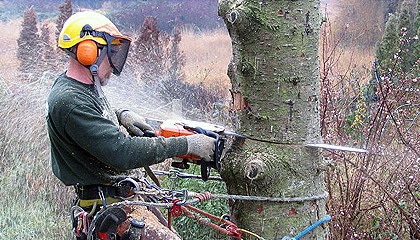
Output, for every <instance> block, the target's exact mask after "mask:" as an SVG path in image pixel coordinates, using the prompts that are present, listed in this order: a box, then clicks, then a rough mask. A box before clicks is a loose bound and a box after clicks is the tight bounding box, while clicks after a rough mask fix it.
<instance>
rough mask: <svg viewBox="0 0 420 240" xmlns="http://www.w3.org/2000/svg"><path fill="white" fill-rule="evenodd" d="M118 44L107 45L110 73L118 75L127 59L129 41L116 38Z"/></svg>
mask: <svg viewBox="0 0 420 240" xmlns="http://www.w3.org/2000/svg"><path fill="white" fill-rule="evenodd" d="M118 42H119V43H118V44H112V45H111V47H109V46H108V60H109V63H110V64H111V67H112V73H113V74H115V75H117V76H119V75H120V74H121V71H122V69H123V67H124V64H125V61H126V60H127V55H128V50H129V48H130V41H128V40H126V39H118Z"/></svg>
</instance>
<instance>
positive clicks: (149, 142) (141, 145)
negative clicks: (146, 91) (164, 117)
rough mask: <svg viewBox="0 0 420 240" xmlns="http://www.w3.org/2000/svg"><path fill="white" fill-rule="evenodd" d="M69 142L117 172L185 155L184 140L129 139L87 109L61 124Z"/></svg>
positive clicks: (78, 108)
mask: <svg viewBox="0 0 420 240" xmlns="http://www.w3.org/2000/svg"><path fill="white" fill-rule="evenodd" d="M65 130H66V132H67V133H68V135H69V136H70V137H71V138H72V140H73V141H74V142H75V143H76V144H78V145H79V146H80V147H81V148H82V149H84V150H85V151H86V152H88V153H89V154H90V155H92V156H93V157H94V158H96V159H98V160H99V161H100V162H102V163H104V164H105V165H108V166H110V167H112V168H114V169H118V170H129V169H134V168H138V167H143V166H149V165H152V164H156V163H159V162H162V161H164V160H165V159H167V158H170V157H174V156H179V155H185V154H186V153H187V150H188V147H187V139H186V137H176V138H163V137H153V138H148V137H131V136H126V135H125V134H124V133H122V132H121V131H120V130H119V128H118V126H115V125H114V123H113V122H112V121H110V120H108V119H106V118H104V117H102V115H101V113H100V112H99V111H98V110H97V109H95V108H94V107H90V106H83V105H79V106H76V107H75V108H73V109H72V110H71V111H70V113H69V115H68V116H67V120H66V123H65Z"/></svg>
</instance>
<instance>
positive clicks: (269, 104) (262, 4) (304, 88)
mask: <svg viewBox="0 0 420 240" xmlns="http://www.w3.org/2000/svg"><path fill="white" fill-rule="evenodd" d="M319 7H320V1H319V0H288V1H285V0H271V1H269V0H259V1H256V0H236V1H235V0H219V15H220V16H222V17H223V18H224V19H225V23H226V26H227V28H228V30H229V34H230V36H231V39H232V49H233V56H232V60H231V63H230V64H229V70H228V75H229V77H230V79H231V83H232V89H231V93H232V98H233V103H232V112H233V113H234V119H235V122H234V126H235V130H236V131H237V132H238V133H240V134H243V135H246V136H252V137H254V138H259V139H264V140H270V141H276V142H283V143H287V144H284V145H279V144H272V143H264V142H259V141H253V140H239V139H237V140H235V141H234V142H233V144H232V147H231V148H230V151H229V152H228V153H227V155H226V157H225V159H224V160H223V163H222V164H223V165H222V171H221V174H222V177H223V178H224V179H225V181H226V185H227V189H228V192H229V193H230V194H239V195H251V196H269V197H277V198H284V197H312V196H318V195H323V194H324V193H325V186H324V176H323V173H324V167H323V162H322V156H321V154H320V151H319V150H317V149H310V148H307V147H304V146H303V145H304V144H307V143H320V142H321V136H320V124H319V102H318V96H319V63H318V38H319V27H320V24H321V18H320V11H319ZM230 208H231V214H232V218H233V220H234V221H235V222H236V223H237V224H238V226H239V227H240V228H243V229H247V230H249V231H252V232H255V233H257V234H259V235H260V236H261V237H264V238H266V239H279V238H282V237H284V236H295V235H296V234H298V233H300V232H301V231H302V230H303V229H305V228H306V227H308V226H309V225H311V224H312V223H314V222H315V221H317V220H318V219H320V218H323V217H324V216H325V215H326V210H325V199H323V198H321V199H319V200H315V201H302V202H261V201H236V202H233V201H232V202H231V203H230ZM324 238H328V237H327V229H326V228H325V227H318V228H316V229H315V230H313V231H312V232H311V233H310V234H309V235H307V237H306V239H324Z"/></svg>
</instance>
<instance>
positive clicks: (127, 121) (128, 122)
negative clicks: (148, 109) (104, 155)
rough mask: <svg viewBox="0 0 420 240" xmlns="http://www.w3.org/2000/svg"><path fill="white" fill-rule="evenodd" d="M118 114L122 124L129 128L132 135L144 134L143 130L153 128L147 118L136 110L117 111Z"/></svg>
mask: <svg viewBox="0 0 420 240" xmlns="http://www.w3.org/2000/svg"><path fill="white" fill-rule="evenodd" d="M117 116H118V121H119V122H120V124H121V125H123V126H124V127H125V128H126V129H127V131H128V133H130V135H134V136H143V134H144V133H143V131H145V130H153V128H152V127H151V126H150V125H149V124H147V123H146V120H145V119H144V118H143V117H142V116H140V115H138V114H136V113H135V112H131V111H128V110H122V111H120V112H118V111H117Z"/></svg>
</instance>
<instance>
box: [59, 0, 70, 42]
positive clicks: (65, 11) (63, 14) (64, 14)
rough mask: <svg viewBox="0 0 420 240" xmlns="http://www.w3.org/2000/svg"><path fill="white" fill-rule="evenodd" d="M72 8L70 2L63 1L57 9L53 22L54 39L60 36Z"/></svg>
mask: <svg viewBox="0 0 420 240" xmlns="http://www.w3.org/2000/svg"><path fill="white" fill-rule="evenodd" d="M72 8H73V6H72V3H71V0H65V1H64V3H63V4H62V5H60V7H59V15H58V18H57V20H56V22H55V24H56V27H57V31H56V32H55V35H56V39H58V35H60V31H61V29H62V28H63V25H64V23H65V22H66V20H67V19H68V18H69V17H70V16H71V15H72V14H73V9H72Z"/></svg>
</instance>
